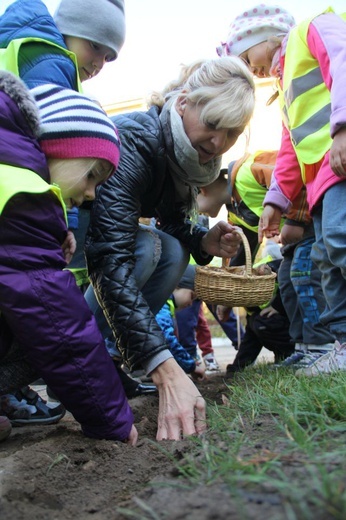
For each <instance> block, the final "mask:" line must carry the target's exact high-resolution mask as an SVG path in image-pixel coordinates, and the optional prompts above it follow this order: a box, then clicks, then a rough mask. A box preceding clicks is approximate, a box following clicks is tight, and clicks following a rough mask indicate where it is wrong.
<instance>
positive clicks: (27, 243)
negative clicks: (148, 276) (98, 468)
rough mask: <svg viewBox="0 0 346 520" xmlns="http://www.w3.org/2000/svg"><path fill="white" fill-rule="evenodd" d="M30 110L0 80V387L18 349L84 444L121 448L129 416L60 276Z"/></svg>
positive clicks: (58, 228)
mask: <svg viewBox="0 0 346 520" xmlns="http://www.w3.org/2000/svg"><path fill="white" fill-rule="evenodd" d="M35 109H36V106H35V104H34V101H33V99H32V98H31V96H30V95H29V92H28V90H27V89H26V88H25V86H24V84H23V83H22V82H21V80H19V79H18V78H16V77H15V76H13V75H11V74H9V73H7V72H0V194H1V197H0V199H4V196H3V194H4V192H5V191H6V193H7V194H11V193H10V188H11V190H12V195H11V196H8V200H3V204H2V212H1V214H0V319H1V337H0V379H1V387H2V388H5V385H6V381H5V382H4V381H3V379H2V378H3V377H5V376H4V373H3V372H2V370H1V364H2V362H3V360H4V357H5V356H6V354H7V353H8V351H9V350H10V348H11V345H12V343H13V342H14V341H16V343H17V344H18V345H19V346H20V350H21V351H22V352H23V356H25V358H26V359H27V361H28V362H29V363H30V365H31V366H32V367H33V368H34V369H35V370H36V371H37V372H38V374H39V377H43V378H44V380H45V382H46V383H47V384H48V385H49V387H50V388H51V389H52V390H53V392H54V393H56V395H57V396H58V397H59V399H60V400H61V402H62V403H63V404H64V405H65V407H66V408H67V409H68V410H69V411H70V412H71V413H72V414H73V415H74V417H75V418H76V420H77V421H79V422H80V423H81V426H82V429H83V431H84V433H85V434H86V435H87V436H89V437H95V438H106V439H115V440H123V439H126V438H127V437H128V435H129V432H130V429H131V426H132V423H133V416H132V412H131V410H130V408H129V405H128V403H127V400H126V398H125V394H124V391H123V389H122V386H121V383H120V381H119V378H118V375H117V373H116V370H115V369H114V365H113V362H112V360H111V358H110V356H109V354H108V352H107V350H106V348H105V345H104V342H103V340H102V337H101V334H100V332H99V330H98V328H97V325H96V322H95V319H94V317H93V315H92V313H91V312H90V310H89V307H88V306H87V304H86V302H85V300H84V297H83V295H82V292H81V291H80V289H79V288H78V287H77V285H76V282H75V279H74V277H73V275H72V274H71V273H70V272H69V271H68V270H65V269H64V268H65V267H66V262H65V259H64V255H63V251H62V248H61V246H62V243H63V242H64V239H65V237H66V233H67V228H66V222H65V216H64V211H63V207H62V204H61V201H60V200H59V198H58V196H57V193H56V191H53V190H52V189H51V188H52V187H51V186H50V184H49V182H50V179H49V171H48V167H47V163H46V159H45V156H44V154H43V152H42V150H41V148H40V146H39V143H38V142H37V139H36V137H35V132H36V129H37V127H38V119H37V111H36V110H35ZM7 172H10V173H14V174H15V176H13V178H12V177H10V179H8V178H7V177H6V173H7ZM35 177H37V178H38V179H36V178H35ZM29 179H30V180H29ZM37 180H38V181H39V183H38V182H36V181H37ZM11 182H13V183H15V185H14V186H11ZM38 185H39V189H40V191H38V190H37V188H36V186H38ZM42 185H45V186H46V191H44V188H43V189H41V186H42ZM55 190H58V188H55ZM8 384H9V387H8V391H9V392H10V391H12V390H13V388H11V386H10V384H11V381H10V382H9V383H8Z"/></svg>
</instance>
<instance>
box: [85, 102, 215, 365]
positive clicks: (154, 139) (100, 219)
mask: <svg viewBox="0 0 346 520" xmlns="http://www.w3.org/2000/svg"><path fill="white" fill-rule="evenodd" d="M113 120H114V122H115V124H116V126H117V127H118V129H119V133H120V138H121V143H122V154H121V160H120V164H119V167H118V169H117V171H116V173H115V175H113V177H111V178H110V179H109V180H108V181H107V182H106V183H105V184H103V185H102V186H101V187H100V188H99V189H98V192H97V197H96V200H95V202H94V204H93V209H92V213H91V225H90V228H89V233H88V236H87V240H86V249H85V252H86V258H87V264H88V271H89V275H90V277H91V281H92V284H93V286H94V289H95V292H96V294H97V296H98V299H99V301H100V302H101V305H102V307H103V310H104V312H105V315H106V317H107V319H108V322H109V323H110V326H111V327H112V330H113V333H114V335H115V336H116V338H117V339H118V347H119V349H120V350H121V352H122V355H123V357H124V360H125V361H126V363H127V364H128V366H129V367H131V368H135V367H139V366H141V364H142V362H145V361H148V360H149V359H150V358H151V357H152V356H153V355H155V354H157V353H159V352H160V351H162V350H164V349H167V348H168V345H167V343H166V340H165V338H164V336H163V334H162V331H161V329H160V327H159V326H158V324H157V322H156V320H155V316H154V315H153V314H152V312H151V311H150V309H149V307H148V305H147V303H146V301H145V299H144V298H143V296H142V294H141V292H140V291H139V290H138V288H137V285H136V281H135V278H134V276H133V268H134V263H135V257H134V250H135V240H136V233H137V230H138V219H139V218H140V217H156V218H157V219H158V220H159V221H160V229H162V230H163V231H165V232H167V233H169V234H171V235H173V236H174V237H176V238H178V239H179V240H180V241H181V242H182V243H183V244H185V245H186V247H187V248H188V249H189V251H190V252H191V254H192V255H193V257H194V258H195V260H196V262H197V263H198V264H201V265H205V264H207V263H208V262H210V260H211V257H209V256H208V257H207V258H206V257H205V256H201V254H200V241H201V238H202V237H203V235H204V234H205V233H206V231H207V230H206V229H205V228H201V227H199V226H196V227H195V228H194V231H193V233H192V234H191V233H190V225H189V223H185V222H184V216H183V213H182V211H179V208H178V207H177V205H176V203H175V191H174V185H173V181H172V178H171V177H170V174H169V172H168V167H167V159H166V148H165V141H164V136H163V131H162V127H161V123H160V120H159V111H158V109H157V108H156V107H152V108H151V109H150V110H149V111H148V112H133V113H129V114H125V115H121V116H115V117H114V118H113Z"/></svg>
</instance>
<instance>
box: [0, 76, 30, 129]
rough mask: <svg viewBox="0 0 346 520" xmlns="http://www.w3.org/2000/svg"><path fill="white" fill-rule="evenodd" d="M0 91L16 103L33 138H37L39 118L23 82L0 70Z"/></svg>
mask: <svg viewBox="0 0 346 520" xmlns="http://www.w3.org/2000/svg"><path fill="white" fill-rule="evenodd" d="M0 91H2V92H4V93H5V94H7V95H8V96H9V97H10V98H11V99H12V100H13V101H14V102H15V103H16V105H17V106H18V108H19V110H20V111H21V113H22V114H23V116H24V117H25V119H26V121H27V123H28V125H29V126H30V128H31V130H32V132H33V134H34V136H35V137H37V136H38V131H39V121H40V116H39V112H38V108H37V106H36V103H35V100H34V98H33V96H32V95H31V93H30V91H29V90H28V88H27V87H26V86H25V84H24V83H23V81H22V80H21V79H19V78H18V77H17V76H15V75H14V74H12V73H11V72H6V71H3V70H0Z"/></svg>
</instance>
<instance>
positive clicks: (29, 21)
mask: <svg viewBox="0 0 346 520" xmlns="http://www.w3.org/2000/svg"><path fill="white" fill-rule="evenodd" d="M21 38H40V39H41V40H42V41H38V42H37V41H33V42H28V43H25V44H24V45H23V46H22V47H21V52H20V56H19V75H20V77H21V78H22V80H23V81H24V83H26V85H27V86H28V87H29V88H30V89H31V88H33V87H36V86H37V85H44V84H47V83H55V84H57V85H61V86H62V87H65V88H70V89H73V90H78V84H77V70H76V67H75V64H74V63H73V61H72V59H71V58H69V57H68V56H67V55H66V54H64V53H62V52H61V50H59V49H57V48H54V47H52V46H51V45H49V44H47V42H51V43H54V44H56V45H59V46H60V47H63V48H64V49H66V50H67V47H66V45H65V41H64V38H63V35H62V34H61V33H60V31H59V29H58V28H57V26H56V25H55V22H54V20H53V17H52V16H51V15H50V13H49V11H48V9H47V7H46V5H45V4H44V3H43V2H41V0H17V1H16V2H14V3H13V4H11V5H10V6H9V7H8V8H7V9H6V11H5V12H4V14H3V15H2V16H1V17H0V48H2V49H5V48H6V47H7V46H8V44H9V43H10V42H11V41H12V40H14V39H21Z"/></svg>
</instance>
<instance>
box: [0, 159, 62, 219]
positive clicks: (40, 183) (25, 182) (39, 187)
mask: <svg viewBox="0 0 346 520" xmlns="http://www.w3.org/2000/svg"><path fill="white" fill-rule="evenodd" d="M47 191H52V192H53V193H54V194H55V195H56V197H57V198H58V199H59V201H60V203H61V205H62V209H63V211H64V216H65V220H66V223H67V214H66V206H65V203H64V201H63V198H62V195H61V190H60V188H59V187H58V186H56V185H54V184H48V182H46V181H44V180H43V179H42V178H41V177H40V176H39V175H37V174H36V173H35V172H33V171H32V170H26V169H25V168H17V167H16V166H9V165H7V164H2V165H1V167H0V214H1V213H2V212H3V209H4V207H5V206H6V204H7V202H8V201H9V200H10V199H11V198H12V197H14V196H15V195H17V194H18V193H46V192H47Z"/></svg>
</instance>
